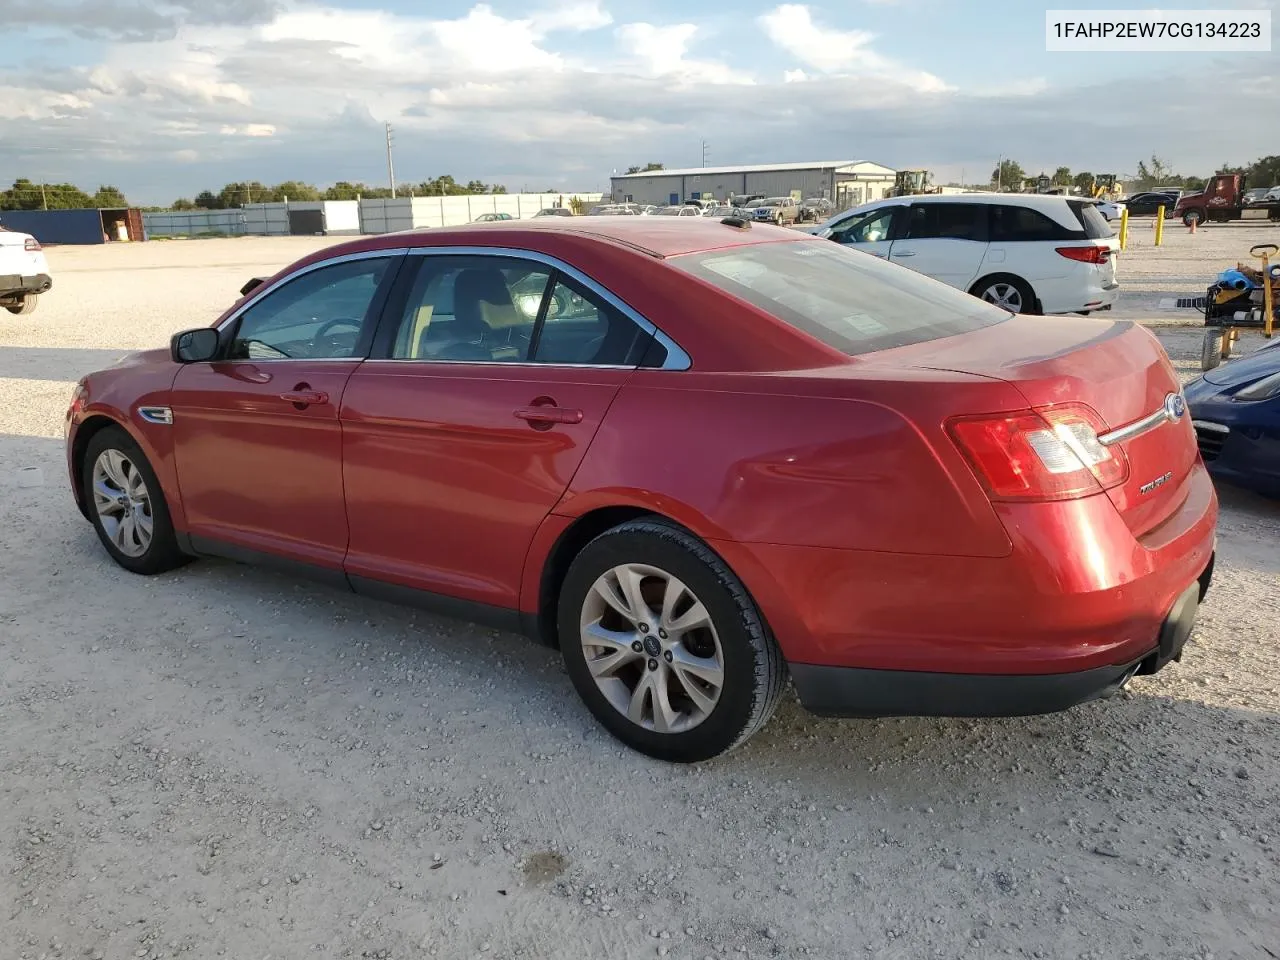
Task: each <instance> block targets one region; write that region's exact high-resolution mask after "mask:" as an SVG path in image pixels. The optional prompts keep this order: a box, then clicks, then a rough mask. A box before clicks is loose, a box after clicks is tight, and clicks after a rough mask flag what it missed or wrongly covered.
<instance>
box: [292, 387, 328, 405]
mask: <svg viewBox="0 0 1280 960" xmlns="http://www.w3.org/2000/svg"><path fill="white" fill-rule="evenodd" d="M280 399H281V400H284V401H285V402H286V403H292V404H293V405H294V406H295V407H299V408H301V407H309V406H311V405H312V404H321V403H328V402H329V395H328V394H327V393H324V392H323V391H320V390H312V389H311V388H310V387H308V386H307V385H306V384H305V383H300V384H298V385H297V386H296V387H294V388H293V389H292V390H290V391H288V392H287V393H282V394H280Z"/></svg>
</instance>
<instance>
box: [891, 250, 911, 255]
mask: <svg viewBox="0 0 1280 960" xmlns="http://www.w3.org/2000/svg"><path fill="white" fill-rule="evenodd" d="M915 255H916V252H915V251H914V250H895V251H893V253H891V254H889V256H891V257H914V256H915Z"/></svg>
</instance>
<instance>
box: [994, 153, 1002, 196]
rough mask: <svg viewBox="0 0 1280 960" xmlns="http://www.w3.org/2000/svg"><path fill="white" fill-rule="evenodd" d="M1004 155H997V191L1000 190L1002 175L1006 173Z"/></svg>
mask: <svg viewBox="0 0 1280 960" xmlns="http://www.w3.org/2000/svg"><path fill="white" fill-rule="evenodd" d="M1003 167H1004V156H1003V155H1001V156H999V157H996V193H999V192H1000V175H1001V174H1002V173H1004V170H1003V169H1002V168H1003Z"/></svg>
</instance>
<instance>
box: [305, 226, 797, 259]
mask: <svg viewBox="0 0 1280 960" xmlns="http://www.w3.org/2000/svg"><path fill="white" fill-rule="evenodd" d="M547 234H566V235H569V236H573V237H578V238H587V239H595V240H599V241H601V242H604V243H613V244H617V245H620V246H625V247H630V248H632V249H634V250H639V251H641V252H643V253H646V254H648V255H649V256H652V257H659V258H665V257H677V256H680V255H681V254H686V253H697V252H700V251H705V250H719V249H723V248H726V247H741V246H750V245H754V244H759V243H776V242H778V241H787V240H811V239H812V237H810V236H809V235H808V234H804V233H797V232H796V231H795V230H788V229H786V228H785V227H773V226H768V225H765V224H752V225H750V226H749V227H747V228H745V229H744V228H743V227H740V226H732V225H729V224H726V223H723V222H722V221H721V220H720V219H719V218H716V217H572V218H570V217H539V218H538V219H536V220H533V219H530V220H504V221H499V222H496V223H495V222H490V223H474V224H463V225H460V226H456V227H432V228H430V229H426V230H405V231H402V232H399V233H387V234H381V235H379V236H378V237H376V238H373V237H371V238H366V239H361V240H356V241H352V242H351V243H350V244H348V245H346V246H347V249H348V250H350V251H354V250H357V249H370V250H372V249H378V248H383V247H388V246H410V247H419V246H431V247H436V246H495V245H501V246H509V247H512V248H513V249H525V248H528V249H531V250H537V249H539V248H540V247H541V246H543V244H544V242H545V241H546V240H547V239H551V238H549V237H548V236H547ZM386 241H389V242H386ZM332 251H333V248H329V250H328V251H327V252H328V253H329V254H330V255H332Z"/></svg>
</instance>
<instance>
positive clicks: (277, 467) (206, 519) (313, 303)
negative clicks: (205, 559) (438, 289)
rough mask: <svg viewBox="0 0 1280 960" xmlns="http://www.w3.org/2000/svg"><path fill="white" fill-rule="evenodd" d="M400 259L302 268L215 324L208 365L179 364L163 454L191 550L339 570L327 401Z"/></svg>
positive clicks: (362, 344) (336, 398)
mask: <svg viewBox="0 0 1280 960" xmlns="http://www.w3.org/2000/svg"><path fill="white" fill-rule="evenodd" d="M400 259H401V257H400V256H397V255H388V254H386V253H380V254H377V255H373V256H368V255H356V256H354V257H351V258H340V259H337V260H334V261H329V262H326V263H322V264H320V265H318V266H316V267H313V268H304V269H303V270H301V271H299V272H298V273H297V274H295V275H294V276H292V277H290V278H289V279H287V280H285V281H284V282H283V283H281V284H278V285H276V286H275V287H273V288H272V289H271V290H268V291H267V292H266V293H265V294H263V295H262V296H260V297H259V298H258V299H256V300H254V301H253V302H252V303H251V304H250V305H249V306H247V307H246V308H245V309H244V310H242V311H241V312H240V314H239V315H238V316H237V317H235V318H233V319H232V320H231V321H230V322H229V323H228V324H226V325H225V326H224V327H223V328H222V334H223V336H222V339H223V347H222V350H221V352H220V355H219V358H218V359H217V360H215V361H213V362H210V363H192V364H187V365H185V366H183V367H182V368H181V369H180V370H179V371H178V375H177V378H176V379H175V381H174V384H173V390H172V393H171V401H170V403H171V407H172V410H173V431H174V450H175V459H176V464H177V471H178V483H179V486H180V489H181V491H182V502H183V507H184V508H185V511H186V517H187V524H188V533H189V535H190V536H191V538H192V543H193V546H194V547H195V548H196V549H197V550H198V551H201V552H207V553H215V554H224V555H230V556H237V555H239V554H240V553H243V552H244V551H252V552H263V553H267V554H272V555H276V556H277V557H281V558H285V559H289V560H295V561H300V562H304V563H309V564H313V565H316V566H319V567H324V568H327V569H329V570H332V571H334V572H335V573H336V574H337V575H339V576H340V575H341V570H342V560H343V557H344V556H345V554H346V549H347V520H346V514H345V512H344V511H343V490H342V436H341V432H340V429H339V425H338V408H339V405H340V404H341V402H342V392H343V390H344V388H345V387H346V384H347V380H348V378H349V377H350V376H351V374H352V372H353V371H354V370H355V369H356V368H357V367H358V366H359V365H360V361H361V359H362V358H363V357H365V356H366V355H367V352H368V347H369V343H370V342H371V341H372V336H373V330H374V327H375V326H376V315H377V313H378V310H379V308H380V302H381V300H382V299H384V297H385V292H386V290H387V288H388V285H389V282H390V280H391V276H392V274H394V273H395V269H394V268H395V266H396V264H397V263H398V262H399V260H400Z"/></svg>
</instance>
